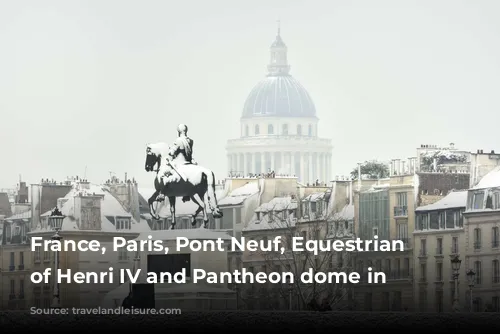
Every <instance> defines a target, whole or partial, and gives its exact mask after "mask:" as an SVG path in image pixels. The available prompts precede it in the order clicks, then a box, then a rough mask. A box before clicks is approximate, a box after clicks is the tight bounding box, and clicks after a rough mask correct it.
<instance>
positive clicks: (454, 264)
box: [451, 256, 462, 312]
mask: <svg viewBox="0 0 500 334" xmlns="http://www.w3.org/2000/svg"><path fill="white" fill-rule="evenodd" d="M461 264H462V260H460V258H459V257H458V256H455V257H454V258H453V259H451V269H453V280H454V281H455V291H454V292H453V311H455V312H458V311H459V310H460V306H459V302H458V276H459V275H460V265H461Z"/></svg>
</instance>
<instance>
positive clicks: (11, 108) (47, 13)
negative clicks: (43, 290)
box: [0, 0, 500, 187]
mask: <svg viewBox="0 0 500 334" xmlns="http://www.w3.org/2000/svg"><path fill="white" fill-rule="evenodd" d="M499 12H500V1H495V0H491V1H480V0H475V1H459V0H449V1H445V0H440V1H434V0H429V1H405V0H394V1H384V0H377V1H373V0H366V1H360V0H358V1H350V0H344V1H334V0H325V1H314V0H309V1H297V0H273V1H271V0H252V1H235V0H225V1H224V0H210V1H206V0H199V1H192V0H191V1H189V0H183V1H160V0H158V1H151V0H150V1H123V0H120V1H118V0H116V1H111V0H105V1H69V0H61V1H48V0H44V1H10V0H1V1H0V124H1V129H0V159H1V160H0V161H1V169H0V170H1V173H0V187H11V186H14V185H15V184H16V183H17V181H18V177H19V176H18V175H19V174H22V176H23V179H25V180H26V181H27V182H29V183H36V182H38V181H39V180H40V179H41V178H42V177H43V178H55V179H59V180H62V179H63V178H65V177H66V176H69V175H77V174H78V175H81V176H83V173H84V172H85V167H86V166H87V178H88V179H90V180H91V181H93V182H101V181H103V180H105V179H107V178H109V171H113V172H115V173H117V175H118V176H119V177H123V174H124V173H125V172H128V175H129V176H130V177H135V178H136V179H137V180H138V181H139V182H140V183H141V185H144V186H148V185H149V183H151V182H152V179H153V175H152V174H148V173H146V172H145V171H144V157H145V145H146V143H148V142H156V141H167V142H172V141H173V140H174V139H175V136H176V135H177V134H176V126H177V124H178V123H186V124H187V125H188V126H189V128H190V132H189V134H190V135H191V137H192V138H193V139H194V140H195V151H194V156H195V158H196V160H197V161H199V163H200V164H202V165H205V166H206V167H208V168H211V169H212V170H214V172H215V173H216V176H217V177H218V178H219V179H221V178H223V177H225V176H226V173H227V170H226V167H227V162H226V152H225V144H226V140H227V139H230V138H236V137H239V135H240V127H239V118H240V115H241V112H242V108H243V103H244V101H245V98H246V97H247V94H248V93H249V92H250V90H251V89H252V87H253V86H254V85H255V84H256V83H257V82H258V81H259V80H260V79H261V78H263V76H264V75H265V74H266V65H267V63H268V61H269V53H268V48H269V46H270V44H271V43H272V41H273V40H274V37H275V33H276V20H278V19H279V20H281V32H282V37H283V39H284V41H285V43H286V44H287V45H288V49H289V61H290V64H291V66H292V70H291V74H292V75H293V76H294V77H295V78H297V79H298V80H299V81H300V82H301V83H302V84H303V85H304V86H305V87H306V89H307V90H308V91H309V93H310V94H311V96H312V98H313V100H314V102H315V104H316V109H317V112H318V117H319V118H320V126H319V131H320V135H321V136H322V137H328V138H332V139H333V143H334V151H333V168H334V170H333V173H334V175H335V174H347V173H348V172H349V171H350V170H351V169H352V167H353V166H355V165H356V163H357V162H360V161H365V160H368V159H384V160H385V159H390V158H395V157H399V158H406V157H409V156H412V155H414V154H415V148H416V147H417V146H419V145H420V144H442V145H446V144H448V143H450V142H455V143H456V146H457V147H458V148H462V149H469V150H476V149H478V148H482V149H485V150H490V149H495V148H496V149H497V150H499V149H500V145H499V144H498V131H499V130H498V129H499V128H498V125H499V120H500V116H499V110H500V108H499V107H500V102H499V100H498V96H499V94H498V92H499V90H500V66H499V64H500V61H499V59H500V43H499V37H500V21H499V20H498V17H499V14H500V13H499Z"/></svg>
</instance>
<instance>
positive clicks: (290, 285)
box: [288, 282, 293, 311]
mask: <svg viewBox="0 0 500 334" xmlns="http://www.w3.org/2000/svg"><path fill="white" fill-rule="evenodd" d="M288 309H289V310H290V311H291V310H293V283H292V282H290V283H288Z"/></svg>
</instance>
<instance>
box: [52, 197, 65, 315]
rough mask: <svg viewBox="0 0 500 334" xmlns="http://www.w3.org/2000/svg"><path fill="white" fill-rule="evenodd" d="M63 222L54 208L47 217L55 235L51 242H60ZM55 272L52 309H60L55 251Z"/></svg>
mask: <svg viewBox="0 0 500 334" xmlns="http://www.w3.org/2000/svg"><path fill="white" fill-rule="evenodd" d="M63 220H64V215H63V214H62V213H61V211H59V209H58V208H57V207H55V208H54V210H53V211H52V213H51V214H50V217H49V226H50V227H51V228H52V229H54V230H55V231H56V233H55V234H54V235H53V236H52V238H51V239H52V240H53V241H56V242H60V241H61V239H62V237H61V235H60V234H59V231H60V230H61V228H62V223H63ZM54 262H55V271H54V276H53V277H54V298H53V299H52V305H51V307H52V308H61V293H60V289H59V282H58V280H57V272H58V270H59V251H55V258H54Z"/></svg>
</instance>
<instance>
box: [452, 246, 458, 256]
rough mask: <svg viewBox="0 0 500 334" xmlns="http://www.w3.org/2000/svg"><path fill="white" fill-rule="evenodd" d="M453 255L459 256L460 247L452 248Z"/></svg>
mask: <svg viewBox="0 0 500 334" xmlns="http://www.w3.org/2000/svg"><path fill="white" fill-rule="evenodd" d="M451 254H452V255H456V254H458V246H452V247H451Z"/></svg>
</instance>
